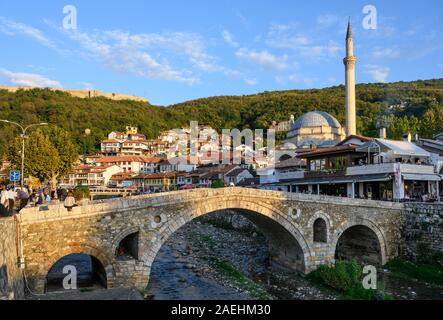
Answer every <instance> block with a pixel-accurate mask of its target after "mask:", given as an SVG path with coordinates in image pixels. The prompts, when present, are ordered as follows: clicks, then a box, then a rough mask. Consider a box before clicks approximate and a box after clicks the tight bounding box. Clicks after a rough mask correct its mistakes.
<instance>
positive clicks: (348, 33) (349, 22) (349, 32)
mask: <svg viewBox="0 0 443 320" xmlns="http://www.w3.org/2000/svg"><path fill="white" fill-rule="evenodd" d="M349 38H352V28H351V17H349V18H348V32H346V39H349Z"/></svg>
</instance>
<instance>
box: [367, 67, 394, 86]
mask: <svg viewBox="0 0 443 320" xmlns="http://www.w3.org/2000/svg"><path fill="white" fill-rule="evenodd" d="M389 71H390V69H389V68H388V67H383V66H379V65H375V64H367V65H365V66H364V72H365V73H366V74H369V75H370V76H371V77H372V79H373V80H374V81H377V82H386V81H387V78H388V76H389Z"/></svg>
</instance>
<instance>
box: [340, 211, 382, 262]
mask: <svg viewBox="0 0 443 320" xmlns="http://www.w3.org/2000/svg"><path fill="white" fill-rule="evenodd" d="M362 242H363V243H362ZM340 247H342V248H340ZM344 247H346V248H344ZM344 250H348V252H344ZM387 253H388V247H387V241H386V239H385V236H384V232H383V230H382V229H381V227H379V226H378V225H377V224H375V223H374V222H372V221H371V220H368V219H358V220H356V221H350V222H347V223H345V224H343V225H342V226H340V227H339V228H338V229H337V232H336V234H335V236H334V239H333V242H332V246H331V255H332V256H334V257H335V258H336V259H337V258H340V257H350V256H354V257H355V258H357V260H360V261H361V262H363V263H374V264H380V265H384V264H385V263H386V262H387ZM369 254H371V255H372V257H369Z"/></svg>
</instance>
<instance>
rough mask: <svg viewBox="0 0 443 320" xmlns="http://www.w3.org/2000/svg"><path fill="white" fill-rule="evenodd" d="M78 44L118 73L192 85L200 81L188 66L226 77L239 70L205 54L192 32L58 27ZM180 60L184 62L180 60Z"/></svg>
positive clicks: (200, 39) (86, 52)
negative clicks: (177, 65)
mask: <svg viewBox="0 0 443 320" xmlns="http://www.w3.org/2000/svg"><path fill="white" fill-rule="evenodd" d="M61 31H63V32H64V33H65V34H66V35H67V36H68V37H69V38H70V39H72V40H74V41H76V42H77V43H78V44H80V46H81V48H82V52H81V55H82V56H84V57H86V58H90V59H91V58H92V59H95V60H97V61H100V62H103V63H104V64H105V65H106V66H108V67H109V68H111V69H112V70H114V71H115V72H119V73H129V74H134V75H136V76H140V77H144V78H148V79H154V80H170V81H178V82H182V83H186V84H194V83H197V82H199V81H200V79H199V77H198V76H197V75H195V72H194V71H191V70H189V66H191V67H193V68H196V69H197V70H199V71H203V72H207V73H214V72H219V73H222V74H224V75H226V76H228V77H235V76H239V74H240V72H239V71H237V70H232V69H229V68H226V67H224V66H222V65H220V64H219V63H218V62H217V60H218V58H217V57H214V56H211V55H210V54H208V53H207V51H206V48H205V45H204V39H203V38H202V37H201V36H200V35H198V34H195V33H184V32H168V33H140V34H131V33H129V32H122V31H119V30H114V31H100V30H95V31H93V32H90V33H88V32H82V31H79V30H69V31H66V30H61ZM171 58H174V61H177V64H179V62H182V64H185V66H184V67H181V68H180V67H174V66H172V65H171V63H170V62H169V60H170V59H171ZM183 60H184V61H183Z"/></svg>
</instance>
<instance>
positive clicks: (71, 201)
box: [64, 191, 77, 211]
mask: <svg viewBox="0 0 443 320" xmlns="http://www.w3.org/2000/svg"><path fill="white" fill-rule="evenodd" d="M64 205H65V208H66V209H68V211H72V208H73V207H76V206H77V205H76V204H75V198H74V194H73V193H72V192H71V191H69V192H68V195H67V196H66V199H65V201H64Z"/></svg>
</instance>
